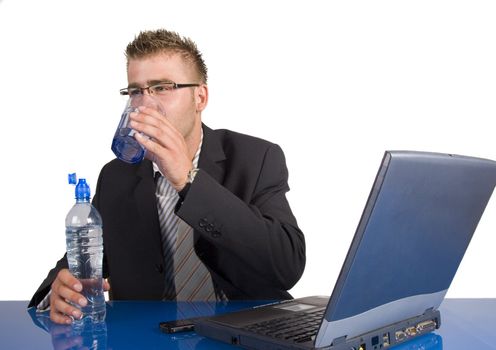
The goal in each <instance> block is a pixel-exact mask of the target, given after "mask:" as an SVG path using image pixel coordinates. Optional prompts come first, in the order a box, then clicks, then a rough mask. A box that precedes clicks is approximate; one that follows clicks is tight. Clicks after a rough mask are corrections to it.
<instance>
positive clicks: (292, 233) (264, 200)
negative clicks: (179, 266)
mask: <svg viewBox="0 0 496 350" xmlns="http://www.w3.org/2000/svg"><path fill="white" fill-rule="evenodd" d="M203 132H204V136H203V145H202V150H201V153H200V159H199V164H198V167H199V169H200V171H199V172H198V173H197V175H196V177H195V180H194V182H193V183H192V184H191V187H190V188H189V190H188V191H187V195H186V197H185V198H184V201H182V203H178V205H177V207H176V214H177V215H178V216H179V217H180V218H181V219H182V220H184V221H185V222H186V223H188V224H189V225H190V226H192V227H193V228H194V235H195V238H194V239H195V251H196V253H197V255H198V256H199V258H200V259H201V260H202V261H203V262H204V263H205V265H206V266H207V268H208V269H209V270H210V273H211V274H212V278H213V281H214V284H215V285H216V287H218V288H220V289H222V290H223V291H224V293H225V294H226V296H227V297H228V298H229V299H287V298H291V296H290V294H289V293H288V292H287V290H288V289H290V288H291V287H293V285H294V284H295V283H296V282H297V281H298V280H299V278H300V277H301V275H302V273H303V270H304V267H305V241H304V237H303V233H302V232H301V231H300V229H299V228H298V225H297V222H296V219H295V218H294V216H293V214H292V212H291V209H290V207H289V203H288V201H287V199H286V195H285V193H286V192H287V191H288V190H289V187H288V183H287V179H288V171H287V168H286V163H285V159H284V154H283V152H282V150H281V148H280V147H279V146H277V145H275V144H272V143H270V142H267V141H264V140H261V139H258V138H254V137H251V136H247V135H242V134H239V133H235V132H232V131H228V130H211V129H209V128H208V127H206V126H205V125H203ZM93 204H94V205H95V207H96V208H97V209H98V211H99V212H100V214H101V215H102V219H103V237H104V252H105V254H104V255H105V257H104V275H105V276H106V277H109V279H110V284H111V288H112V289H111V294H110V296H111V298H112V299H114V300H126V299H141V300H146V299H161V298H162V295H163V291H164V287H165V279H164V267H163V255H162V245H161V235H160V225H159V221H158V214H157V205H156V197H155V182H154V178H153V167H152V163H151V162H150V161H148V160H145V161H143V162H141V163H140V164H137V165H130V164H126V163H124V162H122V161H119V160H113V161H111V162H110V163H108V164H106V165H105V166H104V167H103V169H102V171H101V173H100V176H99V179H98V185H97V190H96V193H95V196H94V199H93ZM64 267H67V260H66V257H65V256H64V257H63V258H62V259H61V260H60V261H59V262H58V263H57V266H56V267H55V268H54V269H53V270H52V271H50V273H49V275H48V276H47V278H46V279H45V281H44V282H43V283H42V285H41V286H40V288H39V289H38V291H37V292H36V294H35V295H34V296H33V299H32V300H31V303H30V305H36V304H37V303H39V302H40V301H41V300H42V299H43V297H44V296H45V295H46V293H47V292H48V291H49V289H50V285H51V283H52V282H53V280H54V278H55V276H56V274H57V272H58V271H59V270H60V269H61V268H64Z"/></svg>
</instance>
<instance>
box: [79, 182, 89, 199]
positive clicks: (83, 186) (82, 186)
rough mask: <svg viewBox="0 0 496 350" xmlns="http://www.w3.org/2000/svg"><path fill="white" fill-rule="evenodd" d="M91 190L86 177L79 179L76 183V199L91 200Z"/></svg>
mask: <svg viewBox="0 0 496 350" xmlns="http://www.w3.org/2000/svg"><path fill="white" fill-rule="evenodd" d="M90 197H91V192H90V186H88V184H87V183H86V179H79V181H78V184H77V185H76V200H81V199H85V200H90Z"/></svg>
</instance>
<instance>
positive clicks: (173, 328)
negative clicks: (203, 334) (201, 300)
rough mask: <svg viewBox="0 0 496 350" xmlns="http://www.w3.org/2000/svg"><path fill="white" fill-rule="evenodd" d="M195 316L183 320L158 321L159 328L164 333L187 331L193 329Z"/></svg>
mask: <svg viewBox="0 0 496 350" xmlns="http://www.w3.org/2000/svg"><path fill="white" fill-rule="evenodd" d="M195 319H196V318H187V319H184V320H173V321H165V322H160V323H159V326H160V330H161V331H162V332H164V333H169V334H170V333H179V332H189V331H193V330H195V325H194V323H193V321H194V320H195Z"/></svg>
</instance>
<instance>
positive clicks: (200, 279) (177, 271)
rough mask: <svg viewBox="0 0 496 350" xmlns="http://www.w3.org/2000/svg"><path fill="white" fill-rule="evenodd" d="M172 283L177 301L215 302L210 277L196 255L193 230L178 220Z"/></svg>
mask: <svg viewBox="0 0 496 350" xmlns="http://www.w3.org/2000/svg"><path fill="white" fill-rule="evenodd" d="M174 281H175V285H176V293H177V297H176V299H177V300H178V301H192V300H202V301H215V300H216V297H215V292H214V286H213V283H212V277H211V276H210V272H208V270H207V268H206V267H205V265H204V264H203V263H202V262H201V260H200V259H199V258H198V256H197V255H196V252H195V249H194V243H193V229H192V228H191V227H190V226H189V225H188V224H187V223H185V222H184V221H182V220H180V221H179V225H178V230H177V241H176V251H175V254H174Z"/></svg>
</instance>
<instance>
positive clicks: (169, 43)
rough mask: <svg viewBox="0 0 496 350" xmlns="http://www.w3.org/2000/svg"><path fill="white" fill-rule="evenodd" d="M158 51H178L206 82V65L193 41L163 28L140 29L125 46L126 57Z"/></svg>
mask: <svg viewBox="0 0 496 350" xmlns="http://www.w3.org/2000/svg"><path fill="white" fill-rule="evenodd" d="M159 53H179V54H181V55H182V57H183V58H184V59H186V60H188V61H190V62H191V63H192V64H193V65H194V66H195V68H196V70H197V72H198V75H199V77H200V80H201V82H202V83H204V84H206V83H207V66H206V65H205V62H204V61H203V57H202V54H201V52H200V51H199V50H198V47H197V46H196V44H195V42H194V41H193V40H191V39H190V38H187V37H183V36H181V35H179V34H178V33H176V32H172V31H168V30H165V29H157V30H153V31H142V32H140V33H139V35H138V36H136V37H135V38H134V40H133V41H132V42H130V43H129V44H128V45H127V47H126V52H125V54H126V58H127V61H128V63H129V60H130V59H140V58H144V57H148V56H152V55H156V54H159Z"/></svg>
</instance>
